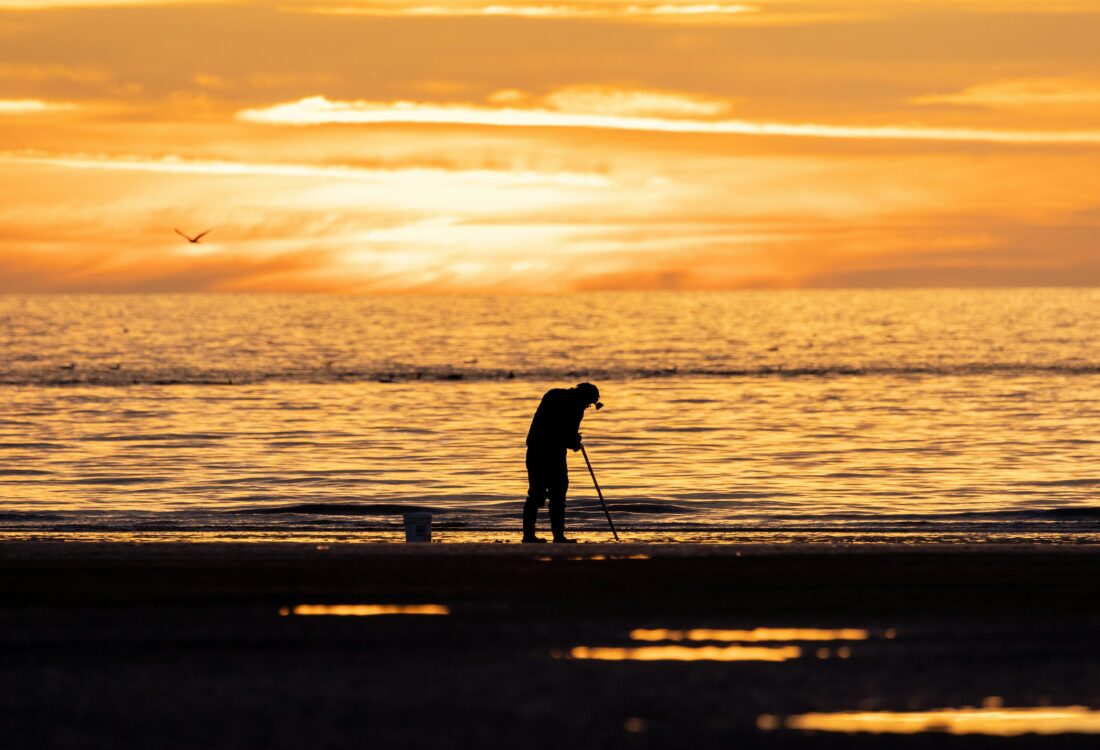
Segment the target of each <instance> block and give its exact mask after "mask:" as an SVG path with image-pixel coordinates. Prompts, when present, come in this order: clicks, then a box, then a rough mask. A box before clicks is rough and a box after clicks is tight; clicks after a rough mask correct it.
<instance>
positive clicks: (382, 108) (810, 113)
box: [0, 0, 1100, 292]
mask: <svg viewBox="0 0 1100 750" xmlns="http://www.w3.org/2000/svg"><path fill="white" fill-rule="evenodd" d="M1098 40H1100V0H1088V1H1085V0H1044V1H1042V2H1040V1H1039V0H1032V1H1031V2H1024V1H1022V0H920V1H919V2H918V1H916V0H913V1H909V0H897V1H891V2H887V1H886V0H746V2H744V3H740V2H738V3H727V2H721V1H719V2H713V3H710V2H693V1H691V0H663V1H662V0H658V2H641V1H639V0H621V1H620V0H597V1H592V2H590V1H588V0H548V1H547V2H543V1H542V0H485V2H480V1H478V0H423V1H420V0H328V1H323V0H322V1H321V2H305V1H304V0H254V1H252V2H247V1H243V0H242V1H239V2H219V1H218V0H207V1H205V2H197V1H196V2H170V1H167V0H163V1H155V0H116V2H103V1H101V0H67V1H60V0H59V1H57V2H54V1H52V0H0V133H2V135H3V138H2V141H0V291H3V292H42V291H45V292H49V291H110V292H114V291H149V292H159V291H338V292H454V291H458V292H467V291H468V292H528V291H549V292H557V291H570V290H589V289H739V288H773V287H774V288H791V287H796V288H797V287H919V286H1006V285H1086V284H1087V285H1095V284H1100V43H1098ZM175 227H178V228H180V229H181V230H183V231H184V232H191V233H198V232H201V231H203V230H205V229H208V228H213V231H212V232H211V233H210V235H209V236H208V237H207V238H206V240H204V241H203V243H201V244H198V245H191V244H189V243H187V242H186V241H185V240H183V239H182V238H180V237H179V236H177V235H176V234H174V233H173V228H175Z"/></svg>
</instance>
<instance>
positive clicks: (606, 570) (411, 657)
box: [0, 542, 1100, 748]
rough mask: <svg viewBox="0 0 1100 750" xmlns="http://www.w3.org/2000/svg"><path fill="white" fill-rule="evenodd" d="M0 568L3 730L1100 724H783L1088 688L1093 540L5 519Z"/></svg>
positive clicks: (633, 734) (778, 738) (180, 739)
mask: <svg viewBox="0 0 1100 750" xmlns="http://www.w3.org/2000/svg"><path fill="white" fill-rule="evenodd" d="M0 586H2V592H3V606H2V610H0V613H2V614H0V648H2V653H3V654H4V656H3V658H2V660H0V696H2V697H0V730H2V732H3V736H4V737H6V738H7V739H6V740H5V746H8V747H57V748H61V747H65V748H80V747H102V748H108V747H110V748H117V747H143V748H144V747H157V748H185V747H187V748H191V747H194V748H198V747H203V748H215V747H219V748H220V747H225V748H246V747H272V748H283V747H285V748H292V747H293V748H302V747H310V748H317V747H333V748H336V747H350V746H360V747H380V746H381V747H397V746H402V747H418V748H419V747H424V748H435V747H440V748H449V747H490V746H492V747H495V746H517V747H525V748H526V747H533V748H543V747H545V748H550V747H564V746H572V747H608V748H611V747H715V748H717V747H722V748H730V747H755V746H759V747H776V746H783V747H868V748H871V747H875V748H877V747H937V748H938V747H956V746H958V747H964V746H965V747H1006V746H1007V747H1013V748H1016V747H1033V746H1034V747H1038V746H1039V745H1042V746H1043V747H1049V746H1051V745H1052V744H1053V745H1056V746H1080V747H1092V746H1094V743H1095V742H1096V741H1098V738H1097V737H1096V736H1090V735H1088V734H1059V735H1056V736H1047V737H1038V736H1036V735H1033V734H1025V735H1022V736H1017V737H1009V738H1004V737H996V736H988V735H986V734H965V735H960V736H954V735H945V734H943V733H928V732H922V733H917V734H912V735H900V734H892V733H889V734H855V735H850V734H845V733H834V732H827V731H826V732H823V731H816V732H808V731H804V730H803V729H798V728H789V727H797V726H805V725H806V720H805V719H804V718H798V717H804V716H805V715H806V714H833V713H836V712H862V715H864V717H867V716H869V717H870V721H871V723H872V724H875V725H876V726H877V727H878V728H879V729H880V730H881V729H882V728H884V727H886V728H889V727H890V726H891V724H890V722H891V721H893V722H895V724H896V722H897V719H896V718H891V717H893V716H894V715H895V714H899V713H901V714H904V715H905V716H906V717H908V720H909V721H910V722H912V721H913V720H914V717H916V718H919V717H920V716H921V715H922V712H926V711H929V710H938V709H960V708H963V707H968V706H969V707H981V706H983V705H984V706H985V707H986V709H985V712H984V713H983V712H980V711H979V712H978V719H980V721H975V720H973V716H971V715H970V714H966V716H965V717H964V718H966V721H968V722H970V723H969V724H961V725H959V726H964V727H970V728H971V730H972V729H973V728H974V727H975V726H978V727H979V731H998V730H997V727H1001V728H1002V729H1003V727H1004V726H1007V724H1006V723H1004V722H1001V723H1000V724H998V722H999V721H1001V719H1002V718H1003V716H1002V714H1004V713H1005V712H1004V711H1003V710H1002V711H1001V712H997V710H996V709H997V707H998V706H1002V707H1004V708H1006V709H1012V708H1035V707H1041V706H1047V707H1053V708H1058V709H1061V708H1066V707H1074V706H1083V707H1085V709H1097V708H1100V656H1098V654H1100V651H1098V649H1097V647H1096V636H1097V634H1098V633H1100V596H1098V595H1100V554H1097V550H1096V549H1095V548H1094V547H1088V546H1065V547H1037V546H1018V547H976V546H974V547H958V546H951V547H949V546H939V547H935V546H925V547H917V548H911V547H888V546H865V547H858V548H853V547H839V546H825V545H822V546H814V545H803V546H797V547H795V546H791V545H785V546H761V545H756V546H747V545H746V546H737V545H724V546H717V545H682V546H673V545H661V546H647V545H627V544H624V545H593V544H588V545H579V546H576V547H570V548H564V547H553V546H546V547H541V546H540V547H537V548H532V547H521V546H519V545H500V544H486V545H431V546H421V545H381V544H358V545H357V544H341V545H330V546H328V547H321V548H319V547H318V546H316V545H302V544H244V545H240V544H238V545H233V544H142V545H127V544H74V543H68V544H66V543H51V542H6V543H4V544H3V545H2V546H0ZM302 605H313V606H302ZM321 605H388V608H386V609H382V610H377V609H363V608H354V607H353V608H351V609H346V608H345V609H342V610H336V611H338V612H343V613H344V614H341V615H339V616H334V615H328V614H325V613H326V612H328V611H332V610H326V609H325V607H324V606H321ZM395 605H420V608H419V609H414V610H412V613H409V614H401V613H400V608H399V607H396V608H395ZM424 605H435V606H433V607H425V606H424ZM1083 710H1084V709H1074V712H1075V713H1074V712H1071V716H1078V715H1079V714H1081V712H1082V711H1083ZM883 712H891V713H890V714H885V713H883ZM1085 713H1086V714H1087V713H1088V712H1087V711H1085ZM1090 715H1091V714H1090ZM937 716H940V717H941V718H936V719H935V720H934V721H932V722H931V723H932V724H933V725H935V726H940V727H941V728H945V727H946V725H945V724H944V723H943V719H942V716H941V715H937ZM1031 716H1032V714H1027V715H1026V717H1025V718H1024V719H1023V720H1021V719H1020V717H1019V716H1016V717H1015V719H1014V720H1015V721H1016V722H1017V723H1016V724H1015V725H1013V726H1015V727H1017V728H1018V727H1019V726H1021V724H1020V722H1021V721H1023V726H1024V728H1025V731H1026V723H1027V721H1030V720H1031V719H1030V718H1029V717H1031ZM937 722H939V723H938V724H937ZM1050 726H1051V725H1049V724H1048V725H1047V729H1048V730H1049V728H1050ZM1080 726H1086V724H1081V725H1080ZM983 727H984V729H982V728H983ZM989 727H993V728H992V729H990V728H989ZM956 731H962V730H960V729H958V728H956ZM967 731H969V730H967ZM1011 731H1013V732H1015V731H1017V730H1016V729H1013V730H1011ZM1077 731H1084V730H1081V729H1080V728H1078V730H1077Z"/></svg>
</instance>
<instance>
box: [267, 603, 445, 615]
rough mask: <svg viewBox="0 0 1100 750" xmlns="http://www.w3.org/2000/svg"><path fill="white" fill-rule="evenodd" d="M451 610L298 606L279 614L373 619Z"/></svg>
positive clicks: (406, 606)
mask: <svg viewBox="0 0 1100 750" xmlns="http://www.w3.org/2000/svg"><path fill="white" fill-rule="evenodd" d="M450 613H451V610H450V608H449V607H445V606H443V605H442V604H298V605H295V606H294V607H283V608H282V609H280V610H279V614H280V615H282V616H283V617H286V616H288V615H298V616H302V617H309V616H318V615H325V616H337V617H373V616H376V615H449V614H450Z"/></svg>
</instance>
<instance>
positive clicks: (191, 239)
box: [175, 229, 211, 245]
mask: <svg viewBox="0 0 1100 750" xmlns="http://www.w3.org/2000/svg"><path fill="white" fill-rule="evenodd" d="M175 231H176V234H178V235H179V236H180V237H183V238H184V239H185V240H187V241H188V242H190V243H191V244H192V245H197V244H199V240H201V239H202V238H203V237H205V236H206V235H208V234H210V232H211V230H210V229H207V230H206V231H205V232H200V233H199V234H196V235H195V236H194V237H188V236H187V235H186V234H184V233H183V232H181V231H180V230H178V229H176V230H175Z"/></svg>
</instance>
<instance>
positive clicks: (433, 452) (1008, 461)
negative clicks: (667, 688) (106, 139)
mask: <svg viewBox="0 0 1100 750" xmlns="http://www.w3.org/2000/svg"><path fill="white" fill-rule="evenodd" d="M1098 313H1100V290H1092V289H1086V290H1067V289H1050V290H1037V289H1027V290H991V291H987V290H945V291H791V292H785V291H781V292H734V293H672V292H670V293H622V294H584V295H574V296H547V297H443V298H440V297H432V298H409V297H392V298H370V297H337V296H223V295H209V296H204V295H179V296H176V295H150V296H7V297H0V346H2V349H0V351H2V352H3V357H2V360H0V393H2V401H0V403H2V406H0V533H3V535H4V536H6V538H13V537H32V536H33V537H50V536H53V537H62V538H107V539H119V538H128V539H163V538H181V539H194V538H237V539H302V540H318V541H321V540H326V539H334V540H335V539H392V540H394V541H396V540H398V539H400V538H401V537H400V532H399V529H400V523H401V515H400V514H401V513H402V512H403V511H406V510H409V509H430V510H431V511H432V512H433V514H434V520H435V529H436V533H437V534H438V538H440V539H442V540H445V541H447V540H450V541H465V540H473V539H513V538H514V537H515V536H516V535H517V527H518V515H519V510H520V507H521V505H522V501H523V496H524V492H525V489H526V483H525V474H524V466H523V457H524V445H523V442H524V437H525V435H526V430H527V426H528V423H529V421H530V417H531V414H532V412H533V411H534V409H535V407H536V406H537V405H538V402H539V399H540V397H541V396H542V394H543V393H544V392H545V391H546V390H547V389H548V388H551V387H555V386H568V385H571V384H574V383H576V382H578V381H580V380H586V379H587V380H591V381H593V382H595V383H596V384H597V385H599V387H600V389H601V391H602V394H603V401H604V402H605V403H606V405H607V406H606V408H605V409H604V410H603V411H601V412H599V413H598V414H596V413H593V412H591V411H590V412H589V413H588V416H587V417H586V418H585V421H584V424H583V426H582V432H583V433H584V436H585V444H586V445H587V447H588V451H589V455H590V457H591V458H592V461H593V464H594V466H595V468H596V472H597V477H598V479H599V480H600V484H601V486H602V487H603V489H604V492H605V495H606V497H607V499H608V501H609V502H610V505H611V508H612V512H613V514H614V516H615V518H616V519H617V522H618V523H617V525H618V526H619V527H620V530H621V531H622V532H623V533H624V536H625V537H627V538H633V539H639V540H640V539H660V540H664V539H690V540H718V541H722V540H724V541H736V540H743V539H752V540H760V539H765V540H766V539H774V540H777V541H794V540H800V539H813V540H820V539H833V540H838V541H848V540H856V541H858V540H877V539H884V538H889V539H894V540H901V541H909V540H911V541H925V540H929V539H954V540H975V541H1013V540H1018V539H1037V540H1045V541H1065V542H1082V541H1084V542H1096V541H1100V510H1097V508H1100V497H1098V495H1100V435H1098V434H1097V425H1098V424H1100V318H1098ZM570 465H571V482H572V486H571V490H570V501H569V509H570V516H569V518H570V524H571V526H572V527H573V528H575V529H578V530H588V531H590V532H591V533H590V534H587V535H584V536H586V537H587V538H590V539H593V540H594V539H603V538H605V537H606V536H607V533H606V521H605V519H604V517H603V515H602V513H601V512H600V510H599V504H598V501H597V500H596V496H595V493H594V491H593V489H592V484H591V480H590V478H589V477H588V474H587V472H586V469H585V466H584V463H583V460H582V459H581V458H580V455H579V454H576V455H574V454H570ZM542 523H545V519H543V520H542Z"/></svg>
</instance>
